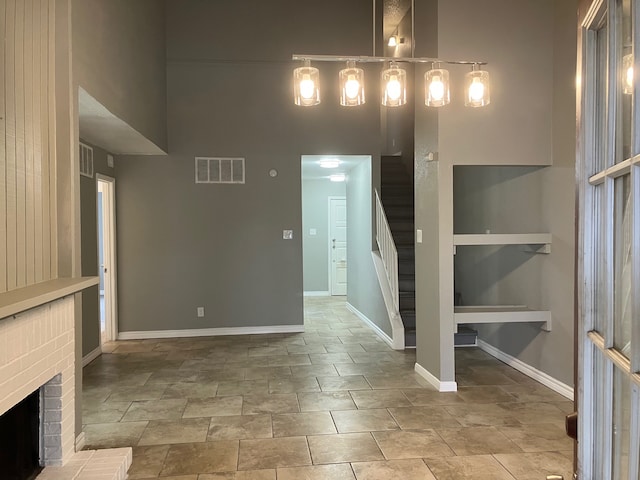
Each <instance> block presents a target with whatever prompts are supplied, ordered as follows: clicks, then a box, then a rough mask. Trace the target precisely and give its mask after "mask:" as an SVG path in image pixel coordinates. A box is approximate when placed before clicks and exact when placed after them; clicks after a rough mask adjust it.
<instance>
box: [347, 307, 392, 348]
mask: <svg viewBox="0 0 640 480" xmlns="http://www.w3.org/2000/svg"><path fill="white" fill-rule="evenodd" d="M347 310H349V311H350V312H352V313H354V314H355V315H356V316H357V317H358V318H359V319H360V320H362V321H363V322H364V323H366V324H367V325H368V326H369V327H371V329H372V330H373V331H374V332H376V334H377V335H378V336H379V337H380V338H381V339H382V340H384V341H385V342H386V343H387V344H388V345H389V346H390V347H391V348H393V340H392V339H391V337H389V335H387V334H386V333H384V331H383V330H382V329H381V328H380V327H379V326H378V325H376V324H375V323H373V322H372V321H371V320H370V319H369V318H368V317H367V316H366V315H365V314H364V313H362V312H361V311H360V310H358V309H357V308H356V307H354V306H353V305H351V304H350V303H349V302H347Z"/></svg>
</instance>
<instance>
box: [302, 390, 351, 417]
mask: <svg viewBox="0 0 640 480" xmlns="http://www.w3.org/2000/svg"><path fill="white" fill-rule="evenodd" d="M298 401H299V402H300V411H301V412H328V411H330V410H331V411H333V410H355V409H356V404H355V403H353V400H352V399H351V395H349V392H319V393H299V394H298Z"/></svg>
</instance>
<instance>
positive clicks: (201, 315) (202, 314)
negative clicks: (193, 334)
mask: <svg viewBox="0 0 640 480" xmlns="http://www.w3.org/2000/svg"><path fill="white" fill-rule="evenodd" d="M198 317H204V307H198Z"/></svg>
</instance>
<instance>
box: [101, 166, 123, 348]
mask: <svg viewBox="0 0 640 480" xmlns="http://www.w3.org/2000/svg"><path fill="white" fill-rule="evenodd" d="M96 181H97V183H98V192H99V193H101V194H102V232H103V262H104V264H103V265H98V268H102V271H103V275H104V301H105V308H104V310H105V338H106V341H113V340H116V339H117V338H118V308H117V303H118V302H117V286H116V208H115V202H116V197H115V188H116V181H115V179H114V178H111V177H107V176H105V175H100V174H96ZM98 218H99V217H98Z"/></svg>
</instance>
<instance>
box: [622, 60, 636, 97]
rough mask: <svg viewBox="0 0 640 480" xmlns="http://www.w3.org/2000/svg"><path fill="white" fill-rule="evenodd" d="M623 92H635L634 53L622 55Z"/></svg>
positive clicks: (629, 93)
mask: <svg viewBox="0 0 640 480" xmlns="http://www.w3.org/2000/svg"><path fill="white" fill-rule="evenodd" d="M622 93H624V94H625V95H631V94H632V93H633V54H632V53H630V54H628V55H625V56H624V57H622Z"/></svg>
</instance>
